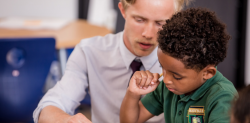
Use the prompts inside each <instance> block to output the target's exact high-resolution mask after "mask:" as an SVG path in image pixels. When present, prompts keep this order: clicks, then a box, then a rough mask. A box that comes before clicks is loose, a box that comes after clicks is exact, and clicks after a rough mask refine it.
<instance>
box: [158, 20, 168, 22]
mask: <svg viewBox="0 0 250 123" xmlns="http://www.w3.org/2000/svg"><path fill="white" fill-rule="evenodd" d="M165 21H166V20H156V22H165Z"/></svg>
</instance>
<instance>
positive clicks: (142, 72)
mask: <svg viewBox="0 0 250 123" xmlns="http://www.w3.org/2000/svg"><path fill="white" fill-rule="evenodd" d="M140 73H141V77H142V79H141V83H140V84H139V87H140V88H143V87H144V85H145V83H146V81H147V78H148V75H147V73H146V72H145V71H140Z"/></svg>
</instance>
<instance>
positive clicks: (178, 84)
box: [157, 48, 205, 95]
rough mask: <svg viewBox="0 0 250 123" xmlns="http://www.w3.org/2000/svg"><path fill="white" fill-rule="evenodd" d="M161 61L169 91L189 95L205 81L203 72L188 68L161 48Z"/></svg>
mask: <svg viewBox="0 0 250 123" xmlns="http://www.w3.org/2000/svg"><path fill="white" fill-rule="evenodd" d="M157 55H158V59H159V62H160V64H161V66H162V72H163V77H164V78H163V81H164V83H165V85H166V87H167V88H168V90H169V91H171V92H173V93H174V94H177V95H182V94H185V95H189V94H191V93H193V92H194V91H195V90H196V89H198V88H199V87H200V86H201V85H202V84H203V83H204V82H205V80H203V72H204V70H201V71H200V72H197V71H195V70H193V69H186V68H185V66H184V64H183V63H182V62H181V61H179V60H177V59H175V58H173V57H171V56H169V55H167V54H165V53H163V52H162V50H161V49H160V48H158V51H157Z"/></svg>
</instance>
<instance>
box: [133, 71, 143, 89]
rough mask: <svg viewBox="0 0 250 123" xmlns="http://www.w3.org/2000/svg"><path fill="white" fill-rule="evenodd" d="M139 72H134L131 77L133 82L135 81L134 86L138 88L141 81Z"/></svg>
mask: <svg viewBox="0 0 250 123" xmlns="http://www.w3.org/2000/svg"><path fill="white" fill-rule="evenodd" d="M140 72H141V71H136V72H135V73H134V75H133V77H134V79H135V81H136V85H137V86H138V87H139V85H140V83H141V80H142V76H141V73H140Z"/></svg>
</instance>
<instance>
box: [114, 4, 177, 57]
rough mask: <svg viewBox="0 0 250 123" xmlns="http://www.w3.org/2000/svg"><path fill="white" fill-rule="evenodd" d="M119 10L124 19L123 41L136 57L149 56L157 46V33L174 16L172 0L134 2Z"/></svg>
mask: <svg viewBox="0 0 250 123" xmlns="http://www.w3.org/2000/svg"><path fill="white" fill-rule="evenodd" d="M118 6H119V8H120V10H121V13H122V15H123V17H124V19H125V26H124V36H123V40H124V43H125V45H126V47H127V48H128V50H129V51H130V52H131V53H133V54H134V55H136V56H147V55H149V54H150V53H151V52H152V51H153V50H154V49H155V48H156V47H157V45H158V43H157V40H156V39H157V32H158V30H159V29H160V28H162V25H163V24H165V21H166V20H167V19H169V18H170V17H171V16H172V15H173V14H174V10H175V9H174V0H136V2H135V4H133V5H130V6H128V8H127V9H126V10H124V9H123V7H122V4H121V2H120V3H119V5H118Z"/></svg>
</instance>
